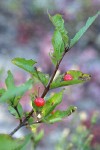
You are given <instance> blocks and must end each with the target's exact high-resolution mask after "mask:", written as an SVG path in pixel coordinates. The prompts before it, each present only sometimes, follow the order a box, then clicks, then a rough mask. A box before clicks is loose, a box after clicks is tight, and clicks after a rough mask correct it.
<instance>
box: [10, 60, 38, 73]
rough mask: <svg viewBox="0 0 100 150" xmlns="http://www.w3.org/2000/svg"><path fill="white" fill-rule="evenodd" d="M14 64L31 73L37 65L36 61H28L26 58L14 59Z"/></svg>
mask: <svg viewBox="0 0 100 150" xmlns="http://www.w3.org/2000/svg"><path fill="white" fill-rule="evenodd" d="M12 63H13V64H15V65H16V66H18V67H20V68H22V69H24V70H26V71H27V72H29V73H33V72H34V68H33V65H34V64H35V63H36V61H34V60H32V59H30V60H26V59H25V58H14V59H13V60H12Z"/></svg>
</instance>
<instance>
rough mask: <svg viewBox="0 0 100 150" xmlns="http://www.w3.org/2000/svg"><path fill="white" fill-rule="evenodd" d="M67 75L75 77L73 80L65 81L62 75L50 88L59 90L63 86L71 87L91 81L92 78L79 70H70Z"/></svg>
mask: <svg viewBox="0 0 100 150" xmlns="http://www.w3.org/2000/svg"><path fill="white" fill-rule="evenodd" d="M66 73H67V74H70V75H71V76H72V77H73V80H69V81H64V80H63V76H64V75H60V76H59V77H58V78H57V79H56V80H55V81H53V82H52V84H51V86H50V88H51V89H54V88H59V87H62V86H69V85H73V84H79V83H84V82H86V81H89V80H90V79H91V76H90V75H89V74H85V73H82V72H81V71H77V70H69V71H67V72H66Z"/></svg>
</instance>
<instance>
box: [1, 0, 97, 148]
mask: <svg viewBox="0 0 100 150" xmlns="http://www.w3.org/2000/svg"><path fill="white" fill-rule="evenodd" d="M99 8H100V0H84V1H83V0H50V1H47V0H42V1H41V0H0V87H4V86H5V84H4V80H5V78H6V76H7V70H9V69H10V70H11V71H12V73H13V74H14V77H15V82H16V84H20V83H23V82H24V81H25V80H26V79H27V78H28V77H29V75H28V74H27V73H25V72H24V71H22V70H21V69H19V68H17V67H16V66H14V65H13V64H11V59H12V58H14V57H25V58H28V59H34V60H36V61H37V62H38V63H37V67H38V68H39V69H40V70H42V71H43V72H46V73H49V74H51V73H52V71H53V69H54V66H53V65H52V63H51V61H50V59H49V52H50V50H51V49H52V45H51V38H52V34H53V31H54V27H53V25H52V23H51V22H50V20H49V18H48V15H47V11H49V13H50V14H52V15H54V14H56V13H60V14H61V15H62V16H63V18H64V20H65V27H66V29H67V30H68V33H69V37H70V38H72V37H73V36H74V34H75V33H76V32H77V31H78V30H79V29H80V28H81V27H82V26H83V25H84V24H85V22H86V20H87V19H88V17H90V16H93V15H94V14H95V13H96V12H97V11H98V10H99ZM69 69H80V70H81V71H83V72H86V73H89V74H91V75H92V79H91V81H90V82H88V83H85V84H84V85H75V86H70V87H66V90H65V94H64V98H63V103H62V105H61V106H60V109H64V108H65V106H66V105H68V106H69V105H76V106H77V107H78V111H77V113H76V114H75V115H73V116H71V117H69V118H67V119H65V120H64V121H63V122H61V123H56V124H54V125H41V126H40V128H43V129H44V131H45V132H44V133H45V134H44V138H43V139H42V141H41V142H40V144H39V145H38V146H37V150H40V149H41V150H42V149H43V150H51V149H52V150H53V149H57V150H60V149H61V150H63V149H64V150H65V147H66V145H65V147H63V146H62V145H64V144H62V143H63V141H64V143H67V142H68V141H69V143H71V144H73V145H75V144H76V145H79V144H80V145H83V143H85V141H84V137H82V138H83V139H82V140H80V141H81V142H80V143H79V140H78V138H79V137H80V133H81V134H83V132H84V129H83V128H81V129H80V128H79V127H80V124H82V125H84V126H85V127H86V131H87V132H88V129H89V127H90V124H91V117H92V115H93V114H94V113H97V114H99V113H100V110H99V109H100V18H97V20H96V21H95V22H94V23H93V25H92V26H91V27H90V29H89V30H88V31H87V32H86V33H85V35H84V36H83V37H82V38H81V40H80V41H79V42H78V44H77V45H75V47H73V48H72V50H71V51H70V52H69V53H68V54H67V55H66V56H65V58H64V60H63V62H62V64H61V66H60V71H61V72H66V71H67V70H69ZM41 88H42V87H41ZM27 102H29V100H28V97H27V96H25V97H24V98H23V100H22V102H21V103H22V105H23V107H24V109H25V110H26V111H27V110H29V109H30V106H29V105H27ZM73 122H74V124H73ZM16 124H17V121H16V120H15V119H14V118H13V117H12V116H11V115H10V114H9V112H8V111H7V106H6V105H0V132H1V133H9V131H12V129H13V128H14V127H15V126H16ZM72 124H73V126H72ZM75 128H78V129H80V130H78V129H77V131H76V130H75ZM64 131H66V132H64ZM28 132H29V131H28V129H22V130H20V131H19V132H17V133H16V134H15V136H16V137H20V136H22V135H23V134H27V133H28ZM67 132H68V134H67ZM64 133H65V136H64V138H63V135H64ZM66 134H67V136H66ZM90 134H92V135H93V136H94V137H93V139H92V142H90V143H89V147H90V150H92V149H93V150H97V149H98V150H99V148H100V147H99V146H98V145H99V144H100V117H99V115H98V117H97V121H96V123H95V125H94V126H93V128H92V129H91V132H90V133H89V136H90ZM61 135H62V136H61ZM60 137H62V138H60ZM75 138H76V140H75ZM60 139H61V141H62V142H61V141H60V142H59V140H60ZM63 139H64V140H63ZM73 139H74V140H73ZM57 142H59V143H60V145H57ZM75 142H76V143H75ZM70 149H72V150H74V149H75V150H78V148H77V146H76V147H75V146H74V148H73V146H72V148H70V147H69V150H70ZM86 149H87V150H89V148H86ZM66 150H67V148H66ZM79 150H80V147H79Z"/></svg>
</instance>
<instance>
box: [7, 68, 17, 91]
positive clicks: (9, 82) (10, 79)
mask: <svg viewBox="0 0 100 150" xmlns="http://www.w3.org/2000/svg"><path fill="white" fill-rule="evenodd" d="M5 83H6V86H7V88H8V89H11V88H13V87H15V83H14V77H13V75H12V73H11V71H10V70H9V71H8V76H7V78H6V80H5Z"/></svg>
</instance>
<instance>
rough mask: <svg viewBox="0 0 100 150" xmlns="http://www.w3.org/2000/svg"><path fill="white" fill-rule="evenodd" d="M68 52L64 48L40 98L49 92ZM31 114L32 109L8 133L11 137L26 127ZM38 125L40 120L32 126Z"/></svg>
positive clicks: (67, 49)
mask: <svg viewBox="0 0 100 150" xmlns="http://www.w3.org/2000/svg"><path fill="white" fill-rule="evenodd" d="M68 51H69V47H68V48H65V50H64V53H63V54H62V57H61V59H60V60H59V62H58V63H57V65H56V67H55V70H54V72H53V74H52V76H51V79H50V81H49V82H48V84H47V86H46V87H45V89H44V92H43V94H42V96H41V97H42V98H43V97H44V96H45V95H46V94H47V93H48V91H49V89H50V85H51V83H52V81H53V79H54V77H55V75H56V72H57V70H58V68H59V66H60V63H61V61H62V59H63V57H64V56H65V54H66V53H67V52H68ZM33 112H34V110H33V109H32V110H31V111H30V113H29V114H28V116H27V117H25V119H24V120H23V121H20V124H19V125H18V126H17V127H16V128H15V129H14V130H13V131H12V132H11V133H10V135H11V136H12V135H13V134H14V133H15V132H17V131H18V130H19V129H20V128H21V127H23V126H26V125H28V123H27V121H28V119H29V118H30V117H31V116H32V114H33ZM38 123H41V120H40V121H36V122H33V124H38Z"/></svg>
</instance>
